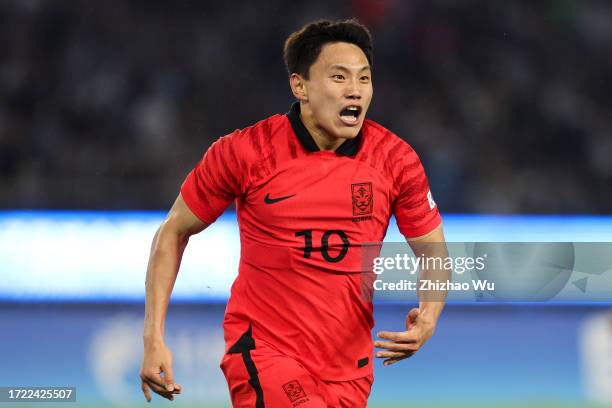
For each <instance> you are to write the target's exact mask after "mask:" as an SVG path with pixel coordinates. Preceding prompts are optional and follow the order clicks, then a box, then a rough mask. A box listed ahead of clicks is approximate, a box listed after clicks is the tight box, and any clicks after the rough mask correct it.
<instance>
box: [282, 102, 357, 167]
mask: <svg viewBox="0 0 612 408" xmlns="http://www.w3.org/2000/svg"><path fill="white" fill-rule="evenodd" d="M287 117H288V118H289V123H291V127H292V128H293V131H294V132H295V134H296V135H297V137H298V139H299V141H300V143H301V144H302V146H304V149H306V150H307V151H309V152H318V151H319V150H321V149H319V146H317V143H316V142H315V141H314V139H313V138H312V135H311V134H310V132H309V131H308V129H306V126H304V123H303V122H302V119H301V118H300V103H299V102H294V103H293V105H291V110H289V112H287ZM360 145H361V130H359V133H358V134H357V137H355V138H353V139H346V140H345V141H344V143H342V144H341V145H340V146H339V147H338V148H337V149H336V154H337V155H338V156H355V155H356V154H357V152H358V151H359V146H360Z"/></svg>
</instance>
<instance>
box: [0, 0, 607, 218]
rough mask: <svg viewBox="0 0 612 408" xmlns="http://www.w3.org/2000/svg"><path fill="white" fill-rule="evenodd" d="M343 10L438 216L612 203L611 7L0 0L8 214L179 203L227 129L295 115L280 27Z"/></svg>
mask: <svg viewBox="0 0 612 408" xmlns="http://www.w3.org/2000/svg"><path fill="white" fill-rule="evenodd" d="M349 16H350V17H353V16H354V17H357V18H359V19H360V21H362V22H363V23H365V24H366V25H367V26H368V27H370V29H371V31H372V33H373V35H374V44H375V64H374V100H373V104H372V107H371V110H370V117H371V118H373V119H375V120H377V121H378V122H380V123H381V124H383V125H384V126H386V127H388V128H389V129H391V130H392V131H394V132H395V133H397V134H398V135H400V136H401V137H403V138H404V139H406V140H407V141H408V142H409V143H411V144H412V145H413V146H414V147H415V149H416V150H417V152H419V154H420V156H421V158H422V161H423V163H424V165H425V168H426V170H427V172H428V175H429V178H430V184H431V186H432V190H433V192H434V196H435V197H436V199H437V202H438V204H439V205H440V208H441V210H442V211H443V212H488V213H554V214H565V213H593V214H596V213H598V214H605V213H610V212H611V211H612V93H610V91H609V89H610V88H609V87H611V86H612V81H611V80H612V52H610V50H612V3H610V2H608V1H605V0H600V1H594V0H593V1H579V0H550V1H540V2H532V1H527V0H523V1H511V2H493V1H486V0H479V1H451V0H418V1H417V0H412V1H403V0H378V1H369V0H344V1H340V2H327V1H324V0H309V1H307V2H287V1H280V0H274V1H257V2H255V1H252V2H239V3H238V2H236V3H234V2H222V1H215V2H207V1H196V0H191V1H177V2H170V1H153V0H149V1H145V0H125V1H120V0H108V1H104V2H90V1H76V0H66V1H60V0H57V1H51V0H49V1H45V0H14V1H13V0H0V207H2V208H66V209H69V208H87V209H101V208H104V209H165V208H168V207H169V206H170V205H171V203H172V201H173V199H174V197H175V196H176V194H177V192H178V189H179V187H180V184H181V182H182V180H183V178H184V176H185V175H186V173H187V172H188V171H189V170H190V169H191V167H192V166H193V165H194V164H195V163H196V162H197V160H198V159H199V158H200V157H201V155H202V154H203V152H204V151H205V149H206V148H207V147H208V146H209V145H210V144H211V143H212V142H213V141H214V140H215V139H217V138H218V137H219V136H222V135H224V134H227V133H229V132H231V131H232V130H234V129H236V128H242V127H245V126H248V125H250V124H252V123H254V122H255V121H257V120H259V119H262V118H264V117H267V116H270V115H272V114H274V113H282V112H286V111H287V110H288V109H289V106H290V103H291V102H292V97H291V94H290V91H289V86H288V81H287V74H286V72H285V68H284V65H283V62H282V46H283V42H284V39H285V38H286V36H287V35H288V34H289V33H291V32H292V31H293V30H295V29H297V28H299V27H300V26H301V25H302V24H304V23H305V22H308V21H311V20H314V19H317V18H322V17H325V18H332V19H336V18H345V17H349ZM606 89H608V91H606Z"/></svg>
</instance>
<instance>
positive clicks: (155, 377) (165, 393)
mask: <svg viewBox="0 0 612 408" xmlns="http://www.w3.org/2000/svg"><path fill="white" fill-rule="evenodd" d="M140 378H141V380H142V385H141V388H142V391H143V393H144V394H145V398H146V399H147V401H149V402H150V401H151V392H150V389H151V390H153V392H155V393H156V394H158V395H160V396H162V397H164V398H166V399H168V400H170V401H173V400H174V396H173V394H180V393H181V390H182V388H181V386H180V385H179V384H175V383H174V382H172V383H166V381H164V379H163V378H162V377H161V376H160V375H159V373H149V374H141V376H140ZM170 388H171V390H170Z"/></svg>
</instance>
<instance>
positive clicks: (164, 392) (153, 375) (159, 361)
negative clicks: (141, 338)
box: [140, 342, 181, 402]
mask: <svg viewBox="0 0 612 408" xmlns="http://www.w3.org/2000/svg"><path fill="white" fill-rule="evenodd" d="M162 374H163V376H162ZM140 379H141V380H142V382H141V388H142V392H143V394H144V396H145V398H146V399H147V402H151V390H153V391H154V392H155V393H156V394H158V395H161V396H162V397H164V398H166V399H168V400H170V401H173V400H174V394H180V393H181V386H180V385H178V384H176V383H175V382H174V377H173V375H172V353H170V350H169V349H168V347H166V345H165V344H164V343H163V342H155V343H148V344H147V342H145V347H144V356H143V359H142V367H141V368H140Z"/></svg>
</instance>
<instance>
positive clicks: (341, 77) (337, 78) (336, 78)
mask: <svg viewBox="0 0 612 408" xmlns="http://www.w3.org/2000/svg"><path fill="white" fill-rule="evenodd" d="M332 78H334V79H335V80H336V81H343V80H344V75H342V74H335V75H332Z"/></svg>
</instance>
